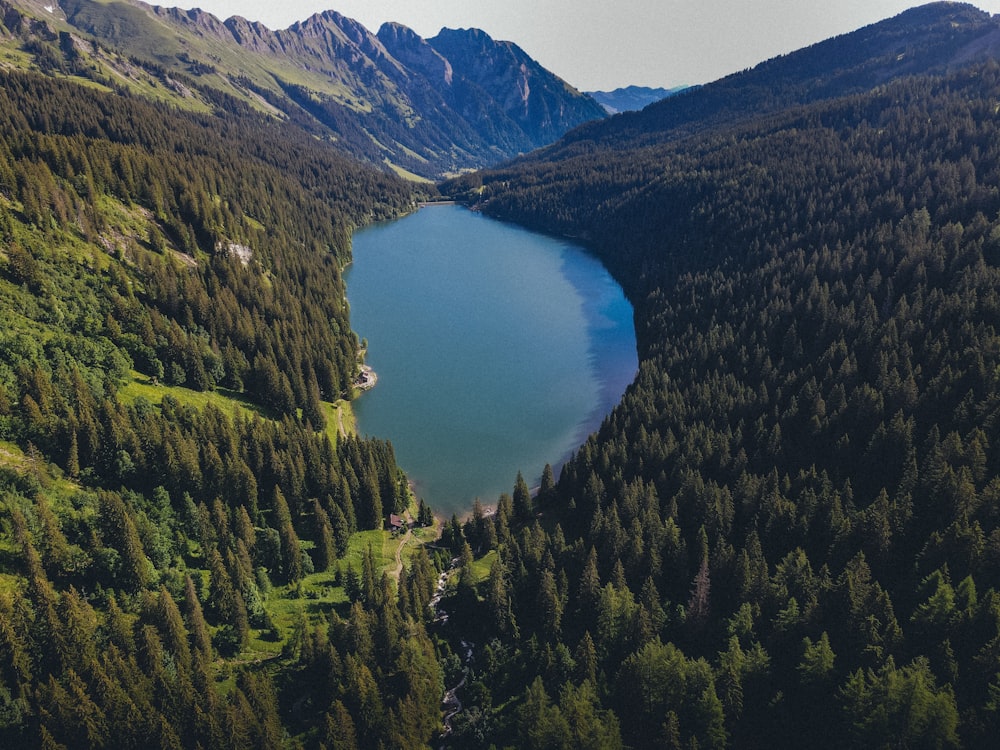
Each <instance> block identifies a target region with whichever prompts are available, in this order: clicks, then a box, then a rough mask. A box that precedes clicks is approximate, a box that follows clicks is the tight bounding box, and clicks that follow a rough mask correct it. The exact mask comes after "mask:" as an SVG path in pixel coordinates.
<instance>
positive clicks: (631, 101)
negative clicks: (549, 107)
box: [587, 86, 688, 115]
mask: <svg viewBox="0 0 1000 750" xmlns="http://www.w3.org/2000/svg"><path fill="white" fill-rule="evenodd" d="M686 88H688V87H687V86H676V87H674V88H672V89H664V88H650V87H649V86H626V87H624V88H619V89H615V90H614V91H588V92H587V94H589V95H590V96H591V97H593V98H594V99H595V100H596V101H597V103H598V104H600V105H601V106H602V107H604V111H605V112H607V113H608V114H609V115H616V114H618V113H619V112H634V111H636V110H640V109H643V108H644V107H646V106H648V105H650V104H652V103H653V102H658V101H659V100H660V99H666V98H667V97H668V96H673V95H674V94H677V93H680V92H681V91H683V90H684V89H686Z"/></svg>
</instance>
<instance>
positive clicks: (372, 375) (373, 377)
mask: <svg viewBox="0 0 1000 750" xmlns="http://www.w3.org/2000/svg"><path fill="white" fill-rule="evenodd" d="M376 383H378V373H376V372H375V370H373V369H372V368H371V367H370V366H368V365H361V372H360V373H359V374H358V377H357V378H355V380H354V387H355V388H357V389H358V390H360V391H362V392H364V391H370V390H371V389H372V388H374V387H375V384H376Z"/></svg>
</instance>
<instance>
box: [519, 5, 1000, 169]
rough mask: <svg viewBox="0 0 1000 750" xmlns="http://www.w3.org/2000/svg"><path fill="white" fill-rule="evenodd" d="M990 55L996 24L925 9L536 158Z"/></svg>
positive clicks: (591, 132)
mask: <svg viewBox="0 0 1000 750" xmlns="http://www.w3.org/2000/svg"><path fill="white" fill-rule="evenodd" d="M998 50H1000V21H998V20H997V19H995V18H992V17H991V16H990V15H989V14H988V13H985V12H984V11H981V10H979V9H977V8H975V7H973V6H972V5H968V4H965V3H950V2H941V3H931V4H929V5H924V6H920V7H917V8H913V9H911V10H908V11H905V12H904V13H901V14H899V15H898V16H896V17H894V18H890V19H887V20H885V21H881V22H879V23H875V24H872V25H870V26H867V27H865V28H863V29H859V30H857V31H854V32H851V33H849V34H844V35H841V36H838V37H834V38H832V39H829V40H826V41H824V42H820V43H818V44H815V45H812V46H810V47H806V48H804V49H801V50H798V51H796V52H792V53H789V54H787V55H783V56H781V57H776V58H774V59H772V60H768V61H766V62H764V63H761V64H760V65H757V66H756V67H754V68H751V69H750V70H747V71H743V72H740V73H734V74H733V75H730V76H727V77H725V78H722V79H720V80H718V81H715V82H713V83H710V84H706V85H705V86H700V87H698V88H694V89H690V90H688V91H682V92H680V93H679V94H678V95H676V96H672V97H670V98H669V99H665V100H663V101H661V102H659V103H656V104H654V105H651V106H650V107H647V108H646V109H645V110H643V111H642V112H628V113H624V114H622V115H619V116H616V117H614V118H611V119H610V120H608V121H606V122H603V123H591V124H589V125H585V126H583V127H581V128H578V129H577V130H575V131H574V132H573V134H572V135H571V136H570V137H568V138H567V139H566V140H565V141H564V142H563V143H562V144H560V145H555V146H553V149H552V150H551V151H549V150H544V149H543V150H541V151H540V152H539V154H538V156H542V157H544V158H549V157H550V156H551V157H553V158H557V157H558V155H559V154H560V153H562V151H561V149H571V148H572V146H573V144H576V143H580V142H584V141H588V142H589V141H594V142H597V143H601V144H606V145H612V144H613V143H614V142H615V141H616V140H618V139H633V138H640V137H641V138H644V142H646V143H652V142H657V141H660V140H662V139H663V138H666V137H682V136H684V135H686V134H689V133H694V132H698V131H700V130H704V129H705V128H707V127H712V126H716V125H722V124H732V123H736V122H739V121H740V120H745V119H749V118H754V117H759V116H760V115H763V114H766V113H768V112H775V111H780V110H782V109H787V108H788V107H791V106H794V105H796V104H808V103H810V102H815V101H821V100H823V99H829V98H833V97H838V96H844V95H847V94H851V93H860V92H863V91H867V90H870V89H871V88H872V87H874V86H878V85H880V84H883V83H886V82H888V81H890V80H893V79H895V78H898V77H900V76H906V75H920V74H925V73H933V72H944V71H946V70H948V69H949V68H950V67H954V66H957V65H962V64H966V63H968V62H971V61H974V60H977V59H978V60H983V59H988V58H991V57H994V56H995V55H996V54H997V52H998ZM628 145H634V144H633V143H631V142H630V143H629V144H628Z"/></svg>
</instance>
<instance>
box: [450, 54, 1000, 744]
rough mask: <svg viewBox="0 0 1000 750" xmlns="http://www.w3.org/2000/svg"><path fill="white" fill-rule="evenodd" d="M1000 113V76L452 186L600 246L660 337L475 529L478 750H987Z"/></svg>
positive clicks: (644, 329)
mask: <svg viewBox="0 0 1000 750" xmlns="http://www.w3.org/2000/svg"><path fill="white" fill-rule="evenodd" d="M998 101H1000V66H998V65H997V64H996V63H995V62H987V63H983V64H977V65H971V66H968V67H966V68H963V69H961V70H957V71H955V72H953V73H950V74H948V75H937V76H914V77H910V78H902V79H900V80H898V81H893V82H890V83H886V84H884V85H881V86H879V87H877V88H875V89H873V90H872V91H870V92H867V93H857V94H853V95H851V96H848V97H843V98H839V99H834V100H832V101H828V102H821V103H816V104H812V105H808V106H796V107H795V108H793V109H790V110H788V111H785V112H776V113H772V114H769V115H766V116H764V117H761V118H758V119H750V120H748V121H746V122H742V123H739V124H736V125H723V126H719V127H714V128H707V129H706V130H704V131H703V132H700V133H698V134H688V135H686V136H684V137H683V138H676V139H671V138H669V137H666V138H663V139H662V141H661V142H659V143H657V142H650V141H649V140H648V139H643V140H642V141H641V142H640V143H638V145H636V144H634V143H630V141H629V140H628V138H623V139H622V140H621V141H619V142H615V143H614V144H613V145H602V144H600V143H598V142H596V141H595V142H594V143H592V144H591V146H590V147H589V148H578V149H572V150H571V151H572V153H569V154H565V155H564V156H565V158H553V159H552V160H546V159H545V158H544V155H542V156H540V157H538V158H526V159H523V160H520V161H519V162H515V163H512V164H511V165H508V166H505V167H501V168H498V169H496V170H491V171H486V172H482V173H479V174H477V175H473V176H469V177H466V178H462V179H460V180H458V181H456V182H454V183H451V184H450V185H445V186H444V187H443V188H442V191H443V192H445V193H451V194H456V193H460V192H461V191H466V195H467V196H469V198H470V200H473V201H474V202H475V205H477V206H478V207H479V208H480V209H481V210H483V211H485V212H487V213H489V214H491V215H495V216H497V217H500V218H503V219H507V220H513V221H517V222H520V223H523V224H526V225H529V226H533V227H537V228H543V229H546V230H549V231H556V232H560V233H564V234H570V235H573V236H577V237H585V238H587V240H588V241H589V243H590V245H591V247H592V248H593V249H594V251H595V252H596V253H597V254H598V255H599V256H600V257H601V258H602V259H603V260H604V261H605V263H606V264H607V265H608V266H609V268H610V269H612V271H613V272H614V274H615V275H616V276H617V277H618V278H619V279H620V280H621V281H622V283H623V285H624V287H625V289H626V292H627V293H628V294H629V295H630V297H631V299H632V300H633V302H634V304H635V307H636V328H637V334H638V338H639V344H640V370H639V374H638V376H637V378H636V381H635V383H634V384H633V385H632V386H631V387H630V388H629V389H628V391H627V392H626V394H625V396H624V398H623V401H622V403H621V404H620V405H619V406H618V407H617V408H616V409H615V410H614V412H613V413H612V414H611V415H610V416H609V417H608V418H607V419H606V420H605V422H604V423H603V425H602V426H601V428H600V430H599V431H598V432H597V433H596V434H595V435H593V436H592V437H591V438H590V439H589V440H588V441H587V442H586V443H585V445H584V446H583V447H582V448H581V449H580V450H579V451H578V452H577V454H576V455H575V456H574V457H573V458H572V459H571V460H570V461H569V462H568V463H567V465H566V466H565V467H564V468H563V470H562V473H561V476H560V478H559V481H558V483H555V482H551V481H550V482H548V483H546V482H543V489H542V490H541V491H540V492H539V494H538V496H537V497H536V498H535V499H534V500H532V498H530V496H529V495H528V493H527V492H526V487H522V488H520V490H515V493H514V494H513V496H505V497H503V498H501V501H500V503H499V506H498V511H497V513H496V515H494V516H486V515H484V514H482V513H481V512H480V513H476V514H474V516H473V518H472V519H470V521H469V523H467V524H465V525H464V526H462V525H460V524H452V525H450V526H449V529H448V530H447V534H448V535H449V536H450V538H453V539H455V540H461V539H464V540H467V541H468V542H469V543H470V546H471V548H472V549H480V550H482V551H483V552H485V551H486V550H495V552H493V554H494V555H495V556H496V562H495V563H494V565H493V572H492V573H491V575H490V577H489V579H488V580H487V581H486V582H484V583H483V584H481V585H479V586H478V588H477V587H476V585H475V582H474V581H472V580H468V581H467V582H466V584H467V585H466V588H465V590H464V593H463V592H460V593H459V597H460V600H459V602H457V603H456V604H453V605H452V606H451V607H450V608H449V611H450V612H454V614H453V619H454V620H455V621H456V622H458V623H461V624H462V626H464V627H465V628H467V629H468V631H471V633H472V634H473V635H471V637H472V638H473V639H474V640H477V642H484V643H486V644H488V645H487V646H486V649H485V651H486V653H485V654H484V656H483V657H482V658H477V662H476V667H475V673H474V675H472V676H470V678H469V682H468V684H469V685H470V688H469V693H470V695H469V696H467V697H463V705H464V706H466V710H465V711H464V712H463V714H462V716H461V717H459V718H457V720H456V724H455V731H454V733H453V735H452V736H451V740H452V741H453V744H454V745H455V746H456V747H464V746H468V747H472V746H476V744H477V742H481V738H482V737H490V738H494V739H495V740H496V741H497V742H498V744H502V743H506V744H510V745H516V746H519V747H543V746H544V747H554V746H561V747H570V746H584V745H585V744H586V741H585V740H583V739H582V737H584V736H587V735H586V732H589V733H590V735H591V736H599V737H601V738H602V739H601V742H600V743H599V744H596V745H591V746H606V747H612V746H620V745H622V744H624V745H627V746H633V747H644V746H652V745H656V746H663V747H695V746H697V747H705V746H710V747H726V746H733V747H758V746H759V747H764V746H767V747H775V746H782V747H797V746H801V744H802V742H803V741H804V738H807V741H808V743H809V744H810V745H811V746H816V747H890V746H892V747H960V746H964V747H989V746H990V745H991V743H992V742H993V740H994V738H995V737H996V736H997V732H998V730H1000V726H998V720H1000V716H998V713H997V711H998V705H1000V704H998V703H997V700H996V697H997V695H1000V661H998V656H997V655H998V644H1000V597H998V593H997V586H996V581H997V575H998V573H1000V501H998V488H1000V479H998V468H1000V452H998V451H1000V437H998V435H997V417H998V406H1000V392H998V386H1000V380H998V375H997V373H1000V367H998V365H1000V361H998V357H1000V347H998V345H997V344H998V342H1000V339H998V336H997V326H998V323H1000V318H998V314H1000V297H998V292H997V289H998V282H1000V270H998V264H1000V190H998V187H997V186H998V185H1000V146H998V144H1000V132H998V121H997V116H996V112H997V102H998ZM458 543H459V542H458V541H456V545H457V544H458ZM463 596H464V599H461V597H463ZM477 599H478V600H479V602H478V603H476V600H477ZM462 602H464V604H463V603H462ZM482 606H485V607H486V611H487V612H488V613H489V618H488V621H486V622H483V621H482V619H481V618H480V619H479V620H477V619H476V617H475V616H474V613H476V612H477V611H478V608H479V607H482ZM525 686H528V687H527V689H526V687H525ZM582 728H585V729H582ZM496 738H499V739H496ZM580 743H583V745H581V744H580Z"/></svg>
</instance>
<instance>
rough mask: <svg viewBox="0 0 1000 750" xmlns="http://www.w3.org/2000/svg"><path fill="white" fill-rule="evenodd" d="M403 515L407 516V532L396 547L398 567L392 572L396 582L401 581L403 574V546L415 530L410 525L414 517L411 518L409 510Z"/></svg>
mask: <svg viewBox="0 0 1000 750" xmlns="http://www.w3.org/2000/svg"><path fill="white" fill-rule="evenodd" d="M403 515H404V517H405V518H406V533H405V534H403V536H402V538H400V540H399V545H398V546H397V547H396V569H395V570H394V571H393V572H392V577H393V578H395V579H396V583H399V577H400V576H401V575H402V574H403V548H404V547H406V543H407V542H408V541H410V534H411V533H412V532H413V529H412V528H411V527H410V524H411V523H412V519H411V518H410V513H409V511H407V512H406V513H404V514H403Z"/></svg>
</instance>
